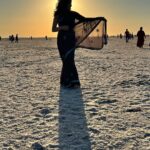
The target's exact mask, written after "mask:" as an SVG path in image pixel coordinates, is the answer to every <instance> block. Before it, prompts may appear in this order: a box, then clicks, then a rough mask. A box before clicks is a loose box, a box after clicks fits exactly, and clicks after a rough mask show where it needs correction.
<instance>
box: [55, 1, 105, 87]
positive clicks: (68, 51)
mask: <svg viewBox="0 0 150 150" xmlns="http://www.w3.org/2000/svg"><path fill="white" fill-rule="evenodd" d="M71 3H72V0H59V1H58V4H57V7H56V11H55V12H54V19H53V25H52V31H53V32H58V36H57V45H58V50H59V54H60V57H61V60H62V64H63V66H62V71H61V78H60V84H61V86H63V87H67V88H79V87H80V81H79V77H78V72H77V69H76V66H75V61H74V57H75V43H76V39H75V32H74V30H73V28H74V26H75V21H76V20H78V21H86V20H87V21H88V20H89V19H90V20H91V19H93V18H85V17H83V16H82V15H80V14H79V13H77V12H75V11H71V6H72V4H71ZM102 18H103V17H102ZM103 19H104V18H103Z"/></svg>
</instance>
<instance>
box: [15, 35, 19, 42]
mask: <svg viewBox="0 0 150 150" xmlns="http://www.w3.org/2000/svg"><path fill="white" fill-rule="evenodd" d="M18 41H19V38H18V34H16V37H15V42H16V43H18Z"/></svg>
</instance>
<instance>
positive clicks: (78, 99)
mask: <svg viewBox="0 0 150 150" xmlns="http://www.w3.org/2000/svg"><path fill="white" fill-rule="evenodd" d="M59 149H60V150H74V149H78V150H91V142H90V137H89V134H88V127H87V121H86V116H85V110H84V102H83V99H82V92H81V89H80V88H78V89H65V88H62V87H61V88H60V99H59Z"/></svg>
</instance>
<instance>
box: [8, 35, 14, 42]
mask: <svg viewBox="0 0 150 150" xmlns="http://www.w3.org/2000/svg"><path fill="white" fill-rule="evenodd" d="M9 40H10V41H11V43H13V42H14V40H15V38H14V35H13V34H12V35H10V36H9Z"/></svg>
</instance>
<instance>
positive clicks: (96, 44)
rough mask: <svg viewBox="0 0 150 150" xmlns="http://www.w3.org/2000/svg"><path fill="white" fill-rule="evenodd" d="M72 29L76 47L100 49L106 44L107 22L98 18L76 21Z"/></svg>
mask: <svg viewBox="0 0 150 150" xmlns="http://www.w3.org/2000/svg"><path fill="white" fill-rule="evenodd" d="M74 31H75V38H76V47H82V48H87V49H92V50H100V49H102V48H103V46H104V44H107V33H106V32H107V22H106V21H105V20H101V19H100V18H95V19H94V20H91V21H85V22H80V23H77V24H76V25H75V27H74Z"/></svg>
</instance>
